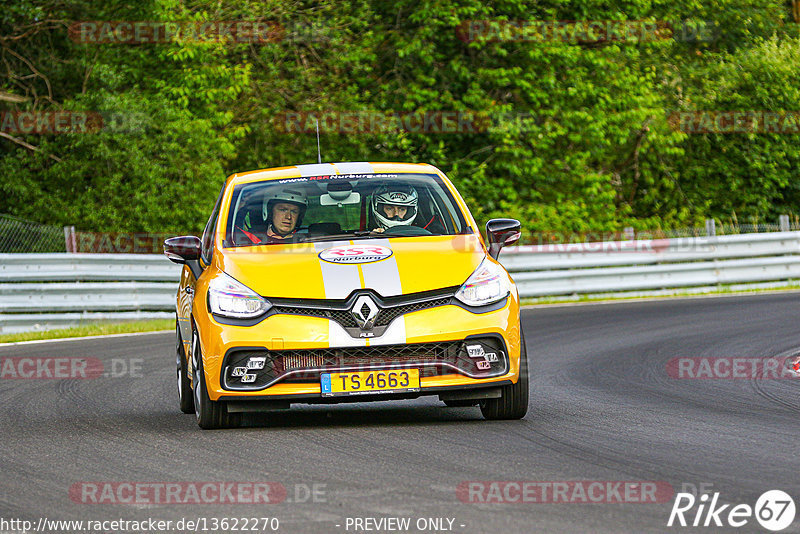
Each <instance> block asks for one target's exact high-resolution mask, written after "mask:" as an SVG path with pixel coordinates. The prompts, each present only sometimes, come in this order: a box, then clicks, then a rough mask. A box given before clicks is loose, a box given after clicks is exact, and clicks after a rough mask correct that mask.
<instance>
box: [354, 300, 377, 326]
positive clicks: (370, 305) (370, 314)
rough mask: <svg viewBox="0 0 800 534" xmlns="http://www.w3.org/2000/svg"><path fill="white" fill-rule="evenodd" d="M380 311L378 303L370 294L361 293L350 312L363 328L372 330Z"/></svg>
mask: <svg viewBox="0 0 800 534" xmlns="http://www.w3.org/2000/svg"><path fill="white" fill-rule="evenodd" d="M379 311H380V310H379V309H378V305H377V304H375V301H374V300H372V298H371V297H370V296H369V295H361V296H360V297H358V298H357V299H356V301H355V302H354V303H353V307H352V308H351V309H350V314H351V315H352V316H353V318H354V319H355V320H356V323H357V324H358V326H359V327H360V328H361V329H362V330H370V329H371V328H372V325H373V323H374V322H375V318H376V317H377V316H378V312H379Z"/></svg>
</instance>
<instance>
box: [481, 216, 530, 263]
mask: <svg viewBox="0 0 800 534" xmlns="http://www.w3.org/2000/svg"><path fill="white" fill-rule="evenodd" d="M521 228H522V225H521V224H520V222H519V221H518V220H516V219H492V220H491V221H489V222H487V223H486V238H487V240H488V241H489V256H491V257H492V258H494V259H497V256H499V255H500V249H502V248H503V247H505V246H507V245H513V244H514V243H516V242H517V241H519V238H520V237H522V230H521Z"/></svg>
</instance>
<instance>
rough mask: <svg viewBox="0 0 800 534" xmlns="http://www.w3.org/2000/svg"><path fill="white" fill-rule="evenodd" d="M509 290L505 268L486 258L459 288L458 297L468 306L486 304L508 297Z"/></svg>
mask: <svg viewBox="0 0 800 534" xmlns="http://www.w3.org/2000/svg"><path fill="white" fill-rule="evenodd" d="M509 292H510V289H509V285H508V275H507V274H506V273H505V271H504V270H503V268H502V267H500V266H499V265H497V264H496V263H494V262H492V261H489V259H488V258H484V260H483V261H482V262H481V264H480V265H479V266H478V268H477V269H475V272H473V273H472V274H471V275H470V277H469V278H467V281H466V282H464V285H463V286H461V288H460V289H459V290H458V292H457V293H456V298H457V299H458V300H460V301H461V302H463V303H464V304H466V305H467V306H485V305H486V304H492V303H493V302H497V301H499V300H502V299H504V298H506V297H507V296H508V294H509Z"/></svg>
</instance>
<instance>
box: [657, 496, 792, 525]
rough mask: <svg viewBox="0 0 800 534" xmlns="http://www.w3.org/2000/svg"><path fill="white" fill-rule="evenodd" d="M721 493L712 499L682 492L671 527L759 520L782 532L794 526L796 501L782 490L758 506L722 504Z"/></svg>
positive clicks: (670, 522)
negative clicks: (720, 500)
mask: <svg viewBox="0 0 800 534" xmlns="http://www.w3.org/2000/svg"><path fill="white" fill-rule="evenodd" d="M719 495H720V494H719V492H715V493H714V495H713V496H711V497H709V495H708V494H707V493H703V494H702V495H700V496H699V497H695V496H694V495H693V494H691V493H678V494H677V495H676V496H675V503H674V504H673V505H672V512H670V514H669V521H667V526H668V527H671V526H681V527H687V526H689V527H723V526H730V527H735V528H738V527H743V526H745V525H747V524H750V522H751V520H752V519H753V518H754V517H755V520H756V521H757V522H758V523H759V524H760V525H761V526H762V527H763V528H765V529H767V530H770V531H773V532H778V531H780V530H783V529H785V528H787V527H788V526H789V525H791V524H792V522H793V521H794V517H795V504H794V500H793V499H792V498H791V497H790V496H789V494H788V493H786V492H784V491H781V490H770V491H767V492H765V493H763V494H762V495H761V496H760V497H759V498H758V500H757V501H756V503H755V506H750V505H749V504H736V505H732V504H720V502H719Z"/></svg>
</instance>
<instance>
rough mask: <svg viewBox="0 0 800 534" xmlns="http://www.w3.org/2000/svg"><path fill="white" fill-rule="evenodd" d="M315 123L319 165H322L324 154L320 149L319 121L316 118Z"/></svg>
mask: <svg viewBox="0 0 800 534" xmlns="http://www.w3.org/2000/svg"><path fill="white" fill-rule="evenodd" d="M314 122H315V123H316V125H317V163H322V152H321V151H320V149H319V121H318V120H317V118H316V117H314Z"/></svg>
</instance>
